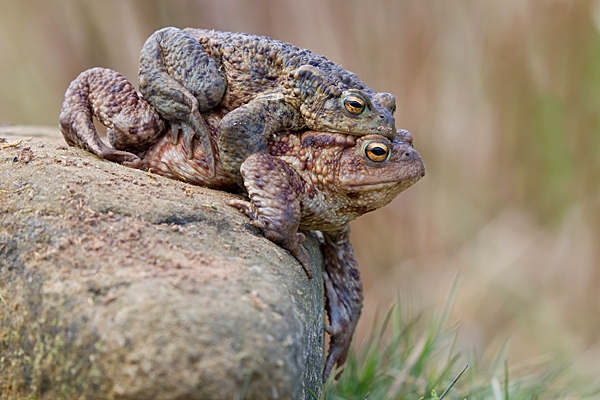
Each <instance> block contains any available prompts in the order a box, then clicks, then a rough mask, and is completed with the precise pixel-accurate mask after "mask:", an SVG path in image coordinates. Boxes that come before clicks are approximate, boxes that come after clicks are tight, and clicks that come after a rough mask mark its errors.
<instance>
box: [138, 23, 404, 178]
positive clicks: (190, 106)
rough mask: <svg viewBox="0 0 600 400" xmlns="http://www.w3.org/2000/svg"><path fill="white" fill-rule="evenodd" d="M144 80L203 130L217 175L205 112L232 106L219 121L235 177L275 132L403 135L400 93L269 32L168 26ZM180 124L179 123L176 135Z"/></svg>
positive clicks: (157, 98) (194, 129) (153, 39)
mask: <svg viewBox="0 0 600 400" xmlns="http://www.w3.org/2000/svg"><path fill="white" fill-rule="evenodd" d="M139 86H140V91H141V93H142V94H143V96H144V98H146V99H147V100H148V102H149V103H150V104H152V105H153V106H154V107H155V108H156V110H157V111H158V112H159V114H160V115H161V116H163V117H164V118H165V119H166V120H168V121H170V122H172V123H174V124H175V125H173V126H174V127H178V126H181V127H182V128H183V135H184V138H185V141H186V143H187V148H188V149H191V147H192V146H191V141H192V138H193V136H194V135H196V136H197V137H198V138H199V139H200V141H201V142H202V145H203V146H204V149H205V152H206V157H207V160H208V163H209V170H210V172H211V175H214V158H213V156H214V146H215V145H214V143H211V141H210V137H209V134H208V130H207V127H206V125H205V124H203V122H202V118H201V116H200V113H203V112H206V111H208V110H210V109H212V108H213V107H215V106H216V105H219V107H222V108H224V109H225V110H227V111H230V112H229V113H228V114H227V116H225V117H224V118H223V120H222V121H221V122H220V124H219V127H218V129H219V138H218V142H219V143H218V148H219V152H220V155H221V163H222V165H223V167H224V169H225V171H226V173H228V174H229V175H230V176H231V177H232V179H235V180H239V167H240V165H241V164H242V162H243V161H244V160H245V159H246V158H247V157H248V156H249V155H251V154H255V153H266V152H267V140H268V138H269V137H270V136H271V134H273V133H278V132H285V131H297V130H305V129H307V128H308V129H311V130H318V131H324V132H339V133H347V134H351V135H357V136H362V135H366V134H380V135H383V136H386V137H388V138H394V137H395V135H396V128H395V121H394V117H393V113H394V111H395V109H396V100H395V98H394V96H393V95H391V94H389V93H376V92H375V91H373V90H372V89H370V88H368V87H367V86H366V85H365V84H364V83H363V82H362V81H361V80H360V79H359V78H358V76H356V75H355V74H354V73H352V72H349V71H346V70H345V69H343V68H342V67H341V66H340V65H338V64H336V63H334V62H332V61H329V60H328V59H327V58H325V57H323V56H320V55H317V54H314V53H312V52H310V51H308V50H304V49H300V48H298V47H295V46H293V45H291V44H289V43H283V42H280V41H277V40H274V39H271V38H268V37H263V36H253V35H247V34H243V33H230V32H217V31H211V30H203V29H189V28H188V29H185V30H181V29H177V28H172V27H170V28H164V29H161V30H159V31H157V32H155V33H154V34H153V35H152V36H150V38H148V40H147V41H146V43H145V44H144V47H143V49H142V54H141V59H140V70H139ZM177 131H178V130H177V129H174V130H173V134H174V137H175V139H176V137H177ZM188 156H189V157H191V153H188Z"/></svg>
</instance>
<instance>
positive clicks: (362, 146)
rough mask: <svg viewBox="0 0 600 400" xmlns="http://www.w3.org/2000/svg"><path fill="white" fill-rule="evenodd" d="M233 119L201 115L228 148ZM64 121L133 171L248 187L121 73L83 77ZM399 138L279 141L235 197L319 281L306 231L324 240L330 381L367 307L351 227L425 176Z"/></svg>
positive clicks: (258, 159)
mask: <svg viewBox="0 0 600 400" xmlns="http://www.w3.org/2000/svg"><path fill="white" fill-rule="evenodd" d="M98 77H101V78H98ZM95 79H99V81H101V82H102V84H98V83H97V82H99V81H96V80H95ZM121 102H122V103H123V104H126V105H127V106H126V107H125V106H122V105H120V104H121ZM117 103H118V104H117ZM94 115H95V116H98V117H99V119H100V120H101V122H102V123H103V124H105V125H107V126H109V127H111V130H112V134H111V136H110V137H109V139H110V141H111V143H112V145H113V146H114V147H116V148H117V149H116V150H112V149H110V148H109V147H107V146H106V145H104V144H101V145H100V144H99V143H102V142H101V140H100V138H99V137H98V135H97V133H96V131H95V130H91V129H90V128H89V127H90V126H92V116H94ZM227 115H229V114H227V110H226V109H224V108H217V109H213V110H212V111H210V112H209V113H206V114H204V115H202V116H201V117H203V123H204V124H205V127H206V129H207V132H208V133H209V137H210V139H211V141H212V143H220V142H219V141H218V140H217V139H218V138H219V135H221V134H222V132H221V131H220V129H219V127H220V123H221V121H222V120H223V119H224V118H226V117H227ZM156 118H158V119H156ZM73 121H76V122H77V123H75V122H73ZM140 121H143V122H140ZM140 123H142V124H143V126H144V129H141V128H140V125H139V124H140ZM152 123H154V129H152V127H151V125H152ZM60 124H61V129H62V131H63V134H64V136H65V139H66V140H67V142H68V143H69V144H71V145H74V146H79V147H82V148H85V149H88V150H90V151H92V152H93V153H95V154H98V151H102V152H103V153H102V154H104V157H105V158H109V159H114V160H116V161H122V160H124V158H123V159H121V160H120V159H119V158H120V157H121V152H124V153H126V154H128V153H127V152H131V154H134V155H135V157H137V160H139V162H136V163H129V165H130V166H134V167H137V168H142V169H145V170H151V171H152V172H155V173H158V174H161V175H165V176H168V177H171V178H175V179H180V180H184V181H187V182H190V183H193V184H197V185H202V186H207V187H212V188H216V189H236V188H238V186H237V183H236V182H237V181H238V179H232V178H231V176H230V175H229V173H227V171H226V169H225V167H224V166H223V163H222V161H221V159H220V156H221V153H220V151H216V152H214V154H213V161H214V162H215V165H214V170H213V171H211V170H210V168H209V162H210V161H209V160H210V156H208V155H207V152H206V150H205V148H204V147H203V146H202V145H193V143H189V144H188V143H186V141H179V142H178V143H175V142H173V140H172V135H173V130H176V129H178V127H177V126H176V127H175V128H173V126H171V125H170V124H168V123H165V122H164V121H162V120H160V117H157V115H155V114H152V107H150V106H149V105H148V104H147V103H146V101H145V100H144V99H143V98H141V97H140V96H139V95H138V94H137V93H136V92H135V90H133V87H132V86H131V84H130V83H129V82H127V80H126V79H125V78H124V77H123V76H122V75H120V74H118V73H117V72H114V71H110V70H104V69H93V70H90V71H86V72H84V73H82V74H81V75H80V76H79V77H78V78H77V79H76V80H75V81H74V82H73V83H72V84H71V86H70V87H69V89H68V90H67V93H66V95H65V102H64V103H63V109H62V112H61V117H60ZM80 129H82V130H81V131H80ZM397 133H398V134H397V136H396V138H394V139H392V140H390V139H388V138H386V137H384V136H382V135H365V136H361V137H356V136H352V135H346V134H337V133H324V132H313V131H308V132H304V133H280V134H278V135H271V137H270V138H269V140H268V141H267V145H266V146H267V147H266V153H264V154H263V153H259V154H253V155H251V156H249V157H247V158H246V160H245V161H244V162H243V164H242V165H241V168H240V172H239V173H240V175H241V177H242V180H243V183H244V186H245V188H246V190H247V193H248V196H249V200H250V201H245V200H241V199H240V200H233V201H232V202H231V205H232V206H235V207H237V208H238V209H240V210H241V211H243V212H244V213H246V214H247V215H248V216H249V217H250V219H251V220H252V222H253V224H254V225H255V226H257V227H259V228H260V229H262V231H263V232H264V234H265V236H266V237H267V238H269V239H270V240H272V241H273V242H275V243H276V244H278V245H280V246H282V247H283V248H285V249H287V250H288V251H290V253H291V254H293V255H294V256H295V257H296V258H297V259H298V261H299V262H300V263H301V264H302V266H303V267H304V269H305V271H306V273H307V275H308V276H309V277H310V276H311V274H312V271H311V268H310V265H309V262H308V257H307V255H306V253H305V250H304V249H303V247H302V242H303V240H304V235H303V234H302V233H299V232H298V230H299V229H300V230H317V231H321V232H322V234H323V242H322V251H323V255H324V259H325V271H324V276H325V286H326V287H325V290H326V296H327V312H328V316H329V325H328V326H327V327H326V331H327V332H328V334H329V335H330V337H331V341H330V348H329V355H328V357H327V361H326V365H325V368H324V372H323V377H324V379H327V377H328V376H329V374H330V373H331V371H332V370H333V368H334V367H335V366H336V365H338V366H342V365H343V364H344V362H345V360H346V357H347V355H348V350H349V348H350V343H351V340H352V335H353V333H354V330H355V328H356V324H357V322H358V319H359V316H360V312H361V308H362V299H363V295H362V284H361V281H360V275H359V271H358V267H357V264H356V260H355V257H354V251H353V248H352V245H351V244H350V241H349V233H350V230H349V222H350V221H352V220H354V219H355V218H357V217H358V216H360V215H362V214H364V213H367V212H369V211H373V210H376V209H378V208H380V207H383V206H384V205H386V204H388V203H389V202H390V201H392V200H393V199H394V198H395V197H396V196H397V195H398V194H399V193H400V192H402V191H403V190H405V189H406V188H408V187H410V186H411V185H413V184H414V183H415V182H416V181H418V180H419V179H420V178H421V177H422V176H423V175H424V173H425V168H424V165H423V162H422V161H421V158H420V156H419V154H418V153H417V152H416V151H415V150H414V149H413V148H412V146H411V144H412V137H411V135H410V133H409V132H407V131H403V130H399V131H398V132H397ZM188 145H192V147H190V148H188V147H187V146H188ZM102 146H104V147H102ZM98 149H100V150H98ZM215 150H219V149H218V148H216V149H215ZM115 154H116V155H115ZM190 154H191V156H192V157H191V158H190V157H189V155H190ZM99 155H100V154H99ZM106 155H109V156H106Z"/></svg>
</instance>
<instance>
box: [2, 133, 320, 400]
mask: <svg viewBox="0 0 600 400" xmlns="http://www.w3.org/2000/svg"><path fill="white" fill-rule="evenodd" d="M0 136H2V135H1V131H0ZM14 140H15V139H14V138H9V139H8V140H7V141H4V143H0V146H2V147H4V148H3V149H2V150H0V295H1V296H0V369H1V373H0V384H1V385H0V398H2V399H9V398H10V399H14V398H39V399H57V398H82V399H232V398H243V399H277V398H278V399H288V398H294V399H297V398H312V396H310V395H309V394H308V391H307V390H306V388H308V389H309V390H310V391H312V392H314V393H316V394H317V395H319V393H320V391H321V389H320V379H321V378H320V377H321V370H322V362H323V307H324V300H323V290H322V287H323V280H322V276H321V273H320V268H314V269H315V278H314V279H313V280H312V281H309V280H308V279H307V278H306V276H305V274H304V271H303V270H302V268H301V267H300V265H299V264H298V263H297V262H296V261H295V260H294V259H293V258H292V257H291V256H290V255H289V254H288V253H287V252H286V251H284V250H282V249H281V248H279V247H277V246H276V245H274V244H273V243H271V242H270V241H268V240H267V239H265V238H264V237H263V236H262V235H261V234H260V232H259V231H258V230H257V229H256V228H254V227H253V226H252V225H250V223H249V220H248V219H247V218H246V217H245V216H244V215H242V214H241V213H239V212H238V211H237V210H235V209H233V208H231V207H229V206H227V201H228V200H229V199H231V198H233V195H231V194H227V193H223V192H217V191H212V190H208V189H204V188H200V187H195V186H190V185H187V184H184V183H181V182H176V181H172V180H169V179H166V178H163V177H160V176H156V175H153V174H148V173H145V172H142V171H138V170H132V169H128V168H125V167H122V166H120V165H116V164H113V163H110V162H108V161H103V160H99V159H98V158H96V157H94V156H92V155H90V154H89V153H87V152H85V151H82V150H79V149H74V148H70V147H67V146H61V145H57V144H52V143H49V142H41V141H39V140H38V141H25V142H22V143H20V144H17V145H15V146H8V147H7V144H10V143H11V142H14ZM13 144H14V143H13ZM307 248H308V251H309V253H310V256H311V259H312V261H313V264H314V265H315V266H317V265H321V262H322V260H321V254H320V251H319V247H318V243H317V241H316V240H314V239H312V238H309V240H308V242H307ZM235 396H237V397H235Z"/></svg>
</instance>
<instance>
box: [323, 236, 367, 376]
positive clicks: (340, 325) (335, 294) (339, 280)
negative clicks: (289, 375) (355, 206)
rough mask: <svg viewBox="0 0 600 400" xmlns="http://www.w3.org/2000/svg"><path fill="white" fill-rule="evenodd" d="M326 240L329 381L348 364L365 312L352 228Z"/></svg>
mask: <svg viewBox="0 0 600 400" xmlns="http://www.w3.org/2000/svg"><path fill="white" fill-rule="evenodd" d="M323 237H324V239H325V242H324V244H323V246H322V247H321V250H322V251H323V258H324V259H325V272H324V274H323V276H324V278H325V293H326V299H327V313H328V316H329V326H327V327H326V328H325V330H326V331H327V333H329V335H330V337H331V339H330V342H329V354H328V355H327V361H326V363H325V369H324V370H323V382H325V381H326V380H327V378H328V377H329V374H330V373H331V371H332V370H333V368H334V367H335V366H336V365H337V366H338V367H342V366H343V365H344V363H345V362H346V358H347V357H348V351H349V350H350V344H351V343H352V336H353V334H354V331H355V329H356V325H357V323H358V319H359V317H360V312H361V309H362V302H363V287H362V282H361V280H360V273H359V271H358V264H357V263H356V259H355V257H354V248H353V247H352V244H351V243H350V227H348V226H347V227H346V228H345V229H343V230H341V231H339V232H336V233H327V232H323ZM340 373H341V372H340ZM337 377H339V374H338V376H337Z"/></svg>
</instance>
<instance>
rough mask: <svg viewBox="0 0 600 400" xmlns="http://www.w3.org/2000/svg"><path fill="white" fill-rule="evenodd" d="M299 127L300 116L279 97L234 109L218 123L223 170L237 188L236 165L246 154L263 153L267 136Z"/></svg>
mask: <svg viewBox="0 0 600 400" xmlns="http://www.w3.org/2000/svg"><path fill="white" fill-rule="evenodd" d="M303 125H304V123H303V121H302V120H301V117H300V114H299V113H298V112H297V111H296V109H295V108H294V106H292V105H291V104H290V103H289V102H288V101H287V100H286V98H285V97H284V96H283V95H279V94H268V95H263V96H259V97H257V98H255V99H254V100H252V101H251V102H249V103H248V104H245V105H243V106H241V107H239V108H236V109H235V110H233V111H231V112H230V113H229V114H227V115H226V116H225V117H224V118H223V120H222V121H221V122H220V123H219V128H218V129H219V155H220V157H221V164H222V166H223V169H224V170H225V172H226V173H227V174H228V175H229V177H230V178H231V179H233V180H235V181H236V182H238V184H240V185H241V183H242V182H241V177H240V166H241V165H242V163H243V162H244V161H245V160H246V159H247V158H248V157H249V156H250V155H252V154H257V153H267V152H268V139H269V137H270V136H271V135H273V134H277V133H279V132H282V131H286V130H287V131H289V130H294V129H300V128H302V127H303Z"/></svg>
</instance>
